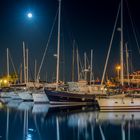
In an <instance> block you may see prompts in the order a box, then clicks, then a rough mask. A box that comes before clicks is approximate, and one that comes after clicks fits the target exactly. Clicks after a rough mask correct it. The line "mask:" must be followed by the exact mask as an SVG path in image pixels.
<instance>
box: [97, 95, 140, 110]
mask: <svg viewBox="0 0 140 140" xmlns="http://www.w3.org/2000/svg"><path fill="white" fill-rule="evenodd" d="M97 101H98V104H99V106H100V110H104V111H105V110H110V111H122V110H127V111H130V110H132V111H134V110H140V98H127V97H123V98H101V99H97Z"/></svg>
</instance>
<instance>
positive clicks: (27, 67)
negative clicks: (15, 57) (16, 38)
mask: <svg viewBox="0 0 140 140" xmlns="http://www.w3.org/2000/svg"><path fill="white" fill-rule="evenodd" d="M28 54H29V50H28V48H27V49H26V82H27V83H28V81H29V75H28V73H29V65H28V63H29V61H28V59H29V55H28Z"/></svg>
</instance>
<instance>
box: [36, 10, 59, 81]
mask: <svg viewBox="0 0 140 140" xmlns="http://www.w3.org/2000/svg"><path fill="white" fill-rule="evenodd" d="M57 15H58V10H57V12H56V16H55V19H54V22H53V25H52V28H51V32H50V34H49V38H48V42H47V44H46V48H45V51H44V54H43V57H42V61H41V64H40V67H39V70H38V73H37V79H38V78H39V74H40V71H41V68H42V65H43V62H44V59H45V56H46V52H47V49H48V47H49V43H50V40H51V36H52V33H53V29H54V25H55V22H56V18H57Z"/></svg>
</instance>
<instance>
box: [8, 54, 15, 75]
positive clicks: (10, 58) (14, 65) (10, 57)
mask: <svg viewBox="0 0 140 140" xmlns="http://www.w3.org/2000/svg"><path fill="white" fill-rule="evenodd" d="M9 57H10V60H11V63H12V66H13V69H14V73H15V74H17V71H16V68H15V65H14V63H13V59H12V56H11V54H10V52H9Z"/></svg>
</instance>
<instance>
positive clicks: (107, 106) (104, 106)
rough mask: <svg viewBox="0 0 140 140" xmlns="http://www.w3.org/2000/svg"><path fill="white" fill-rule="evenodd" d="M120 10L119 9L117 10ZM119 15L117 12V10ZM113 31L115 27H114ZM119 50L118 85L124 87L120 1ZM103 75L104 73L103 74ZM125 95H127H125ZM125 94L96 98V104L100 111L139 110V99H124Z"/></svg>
mask: <svg viewBox="0 0 140 140" xmlns="http://www.w3.org/2000/svg"><path fill="white" fill-rule="evenodd" d="M119 9H120V8H119ZM118 13H119V10H118ZM117 17H118V16H117ZM116 21H117V18H116ZM115 25H116V24H115ZM114 29H115V26H114ZM120 31H121V49H120V54H121V55H120V63H121V75H120V84H121V86H122V87H124V70H123V0H121V30H120ZM107 59H108V58H107ZM104 73H105V72H104ZM126 94H127V93H126ZM126 94H124V93H122V94H120V95H114V96H110V97H109V96H108V97H107V98H98V99H97V100H98V104H99V106H100V109H101V110H111V111H114V110H116V111H122V110H129V111H130V110H132V111H134V110H140V98H134V97H133V96H132V97H126Z"/></svg>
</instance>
